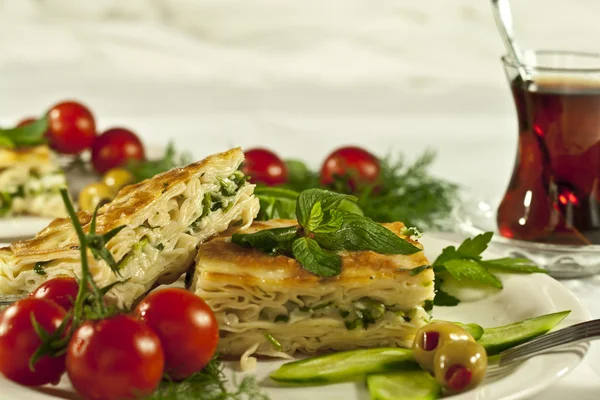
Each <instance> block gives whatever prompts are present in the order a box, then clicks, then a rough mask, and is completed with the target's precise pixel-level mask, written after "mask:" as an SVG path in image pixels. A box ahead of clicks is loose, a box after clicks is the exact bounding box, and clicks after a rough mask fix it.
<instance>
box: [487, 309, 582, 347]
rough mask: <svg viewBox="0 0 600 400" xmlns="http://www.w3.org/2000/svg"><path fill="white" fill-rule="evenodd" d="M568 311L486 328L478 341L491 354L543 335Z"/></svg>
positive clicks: (567, 313)
mask: <svg viewBox="0 0 600 400" xmlns="http://www.w3.org/2000/svg"><path fill="white" fill-rule="evenodd" d="M570 312H571V311H561V312H557V313H553V314H546V315H542V316H539V317H535V318H529V319H525V320H523V321H519V322H515V323H514V324H509V325H504V326H498V327H496V328H486V329H484V331H483V336H482V337H481V339H479V340H478V342H479V344H480V345H482V346H483V347H485V350H486V351H487V353H488V356H492V355H495V354H498V353H500V352H501V351H504V350H506V349H509V348H511V347H514V346H517V345H519V344H521V343H525V342H527V341H528V340H531V339H533V338H535V337H537V336H541V335H543V334H544V333H546V332H548V331H549V330H550V329H552V328H554V327H555V326H556V325H558V323H559V322H560V321H562V320H563V319H564V318H565V317H566V316H567V315H569V313H570Z"/></svg>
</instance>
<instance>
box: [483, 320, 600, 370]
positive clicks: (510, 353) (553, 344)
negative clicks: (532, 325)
mask: <svg viewBox="0 0 600 400" xmlns="http://www.w3.org/2000/svg"><path fill="white" fill-rule="evenodd" d="M595 339H600V319H595V320H592V321H586V322H581V323H579V324H575V325H571V326H569V327H567V328H564V329H560V330H558V331H555V332H552V333H547V334H545V335H543V336H540V337H537V338H535V339H533V340H530V341H528V342H526V343H523V344H520V345H518V346H515V347H512V348H510V349H508V350H504V351H503V352H501V353H500V354H499V355H498V357H497V358H498V363H497V364H491V365H490V366H489V367H488V372H487V374H486V378H495V377H498V376H501V375H502V376H503V375H507V374H508V373H510V372H512V371H513V370H514V369H516V367H518V363H519V362H520V361H524V360H526V359H529V358H531V357H535V356H537V355H540V354H544V353H548V352H550V350H551V351H552V352H556V351H560V350H561V347H562V346H564V345H567V344H571V345H572V344H577V343H581V342H589V341H591V340H595ZM563 350H564V349H563ZM575 350H576V349H573V351H575Z"/></svg>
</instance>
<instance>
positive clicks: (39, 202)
mask: <svg viewBox="0 0 600 400" xmlns="http://www.w3.org/2000/svg"><path fill="white" fill-rule="evenodd" d="M61 187H66V180H65V175H64V174H63V171H62V169H61V168H60V166H59V164H58V159H57V157H56V156H55V155H54V153H52V151H50V149H49V148H48V146H45V145H41V146H35V147H24V148H16V149H8V148H4V147H0V218H2V217H8V216H13V215H37V216H43V217H62V216H66V215H67V213H66V210H65V207H64V205H63V202H62V200H61V197H60V193H59V189H60V188H61Z"/></svg>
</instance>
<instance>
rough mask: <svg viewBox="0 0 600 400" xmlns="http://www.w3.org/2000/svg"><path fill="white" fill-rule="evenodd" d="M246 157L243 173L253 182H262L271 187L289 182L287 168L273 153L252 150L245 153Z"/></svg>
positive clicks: (264, 150) (265, 150)
mask: <svg viewBox="0 0 600 400" xmlns="http://www.w3.org/2000/svg"><path fill="white" fill-rule="evenodd" d="M245 156H246V159H245V160H244V164H243V165H242V172H244V174H246V175H248V176H250V181H251V182H253V183H258V182H260V183H264V184H266V185H269V186H275V185H281V184H282V183H285V182H287V178H288V171H287V166H286V165H285V162H283V160H282V159H281V158H279V157H278V156H277V155H276V154H275V153H273V152H272V151H269V150H267V149H251V150H248V151H246V152H245Z"/></svg>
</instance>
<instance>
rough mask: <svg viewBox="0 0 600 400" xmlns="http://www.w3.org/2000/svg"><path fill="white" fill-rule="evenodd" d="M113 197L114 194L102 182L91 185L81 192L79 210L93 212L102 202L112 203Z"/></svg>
mask: <svg viewBox="0 0 600 400" xmlns="http://www.w3.org/2000/svg"><path fill="white" fill-rule="evenodd" d="M113 197H114V193H113V192H112V190H110V188H109V187H108V186H107V185H106V184H104V183H102V182H95V183H91V184H89V185H87V186H86V187H84V188H83V189H82V190H81V192H79V208H80V209H82V210H84V211H89V212H93V211H94V210H95V209H96V206H97V205H98V204H99V203H100V202H101V201H107V200H108V201H110V200H112V199H113Z"/></svg>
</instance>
